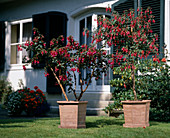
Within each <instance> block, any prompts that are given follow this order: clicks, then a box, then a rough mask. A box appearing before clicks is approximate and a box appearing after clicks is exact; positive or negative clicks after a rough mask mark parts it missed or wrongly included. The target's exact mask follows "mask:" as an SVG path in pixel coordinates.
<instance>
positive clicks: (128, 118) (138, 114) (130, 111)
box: [121, 100, 151, 128]
mask: <svg viewBox="0 0 170 138" xmlns="http://www.w3.org/2000/svg"><path fill="white" fill-rule="evenodd" d="M121 102H122V103H123V111H124V118H125V124H123V127H131V128H134V127H148V126H149V108H150V102H151V100H142V101H121Z"/></svg>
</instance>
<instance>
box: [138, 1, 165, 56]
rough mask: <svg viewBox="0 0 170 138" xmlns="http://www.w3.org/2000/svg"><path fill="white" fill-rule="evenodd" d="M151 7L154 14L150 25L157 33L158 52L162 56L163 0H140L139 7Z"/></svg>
mask: <svg viewBox="0 0 170 138" xmlns="http://www.w3.org/2000/svg"><path fill="white" fill-rule="evenodd" d="M149 6H150V7H151V8H152V14H153V15H154V16H155V21H156V22H155V24H153V26H152V30H153V33H157V34H158V41H159V42H158V43H159V46H160V47H159V48H158V50H159V54H160V57H163V45H164V0H151V1H148V0H142V1H141V7H142V8H143V9H147V7H149Z"/></svg>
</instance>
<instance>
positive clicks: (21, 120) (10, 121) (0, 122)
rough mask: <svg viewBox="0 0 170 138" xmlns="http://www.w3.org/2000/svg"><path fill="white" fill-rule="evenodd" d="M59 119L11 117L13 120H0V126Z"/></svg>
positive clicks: (57, 118)
mask: <svg viewBox="0 0 170 138" xmlns="http://www.w3.org/2000/svg"><path fill="white" fill-rule="evenodd" d="M59 119H60V118H59V117H55V118H53V117H50V118H46V117H11V118H5V119H0V125H1V124H13V123H24V122H35V121H36V120H55V121H58V120H59ZM0 127H1V126H0ZM17 127H18V126H17Z"/></svg>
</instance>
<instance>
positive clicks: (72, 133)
mask: <svg viewBox="0 0 170 138" xmlns="http://www.w3.org/2000/svg"><path fill="white" fill-rule="evenodd" d="M123 123H124V120H123V119H119V118H112V117H90V116H88V117H86V127H87V128H86V129H62V128H58V125H59V124H60V120H59V118H58V117H56V118H39V119H37V118H32V119H29V118H28V119H27V118H25V119H0V138H47V137H57V138H114V137H115V138H170V123H162V122H150V127H147V128H123V126H122V125H123Z"/></svg>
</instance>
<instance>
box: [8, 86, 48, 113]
mask: <svg viewBox="0 0 170 138" xmlns="http://www.w3.org/2000/svg"><path fill="white" fill-rule="evenodd" d="M34 89H35V90H30V88H23V89H19V90H17V91H16V92H13V93H11V94H10V95H9V96H8V101H7V109H8V113H9V114H10V115H13V116H16V115H17V116H18V115H20V114H21V113H22V112H23V111H25V112H26V113H27V115H29V116H40V115H43V114H45V113H46V112H48V111H49V109H50V108H49V104H48V103H47V100H46V97H45V95H44V94H43V92H42V91H41V90H40V89H38V87H37V86H35V87H34Z"/></svg>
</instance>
